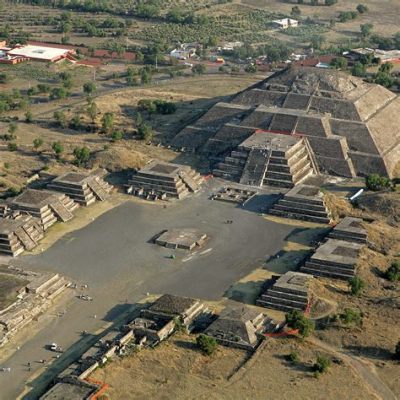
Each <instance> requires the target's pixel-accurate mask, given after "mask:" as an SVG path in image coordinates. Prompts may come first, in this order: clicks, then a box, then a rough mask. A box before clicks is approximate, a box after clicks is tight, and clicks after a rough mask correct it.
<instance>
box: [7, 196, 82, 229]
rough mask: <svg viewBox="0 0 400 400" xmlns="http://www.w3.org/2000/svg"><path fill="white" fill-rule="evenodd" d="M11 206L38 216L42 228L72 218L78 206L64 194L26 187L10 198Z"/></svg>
mask: <svg viewBox="0 0 400 400" xmlns="http://www.w3.org/2000/svg"><path fill="white" fill-rule="evenodd" d="M10 206H11V208H13V209H14V210H18V211H21V212H25V213H29V214H30V215H32V216H34V217H36V218H38V219H39V220H40V223H41V224H42V227H43V229H44V230H46V229H48V228H49V227H50V226H51V225H53V224H54V223H55V222H57V221H62V222H66V221H69V220H70V219H72V218H73V216H74V215H73V211H74V210H75V209H76V208H77V207H78V204H77V203H75V202H74V201H73V200H72V199H71V198H69V197H68V196H66V195H65V194H61V193H57V192H53V191H49V190H35V189H27V190H25V191H24V192H23V193H22V194H20V195H19V196H17V197H16V198H14V199H13V200H11V202H10Z"/></svg>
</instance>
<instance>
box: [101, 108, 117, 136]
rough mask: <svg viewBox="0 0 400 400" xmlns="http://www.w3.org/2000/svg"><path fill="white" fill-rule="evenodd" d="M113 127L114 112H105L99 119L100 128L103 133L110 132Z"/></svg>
mask: <svg viewBox="0 0 400 400" xmlns="http://www.w3.org/2000/svg"><path fill="white" fill-rule="evenodd" d="M113 127H114V114H113V113H111V112H106V113H105V114H104V115H103V117H102V119H101V129H102V131H103V132H104V133H111V131H112V129H113Z"/></svg>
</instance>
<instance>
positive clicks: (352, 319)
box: [339, 308, 363, 326]
mask: <svg viewBox="0 0 400 400" xmlns="http://www.w3.org/2000/svg"><path fill="white" fill-rule="evenodd" d="M339 318H340V320H341V321H343V323H344V324H346V325H350V324H355V325H358V326H361V325H362V318H363V315H362V313H361V311H358V310H354V309H352V308H345V309H344V310H343V313H342V314H340V315H339Z"/></svg>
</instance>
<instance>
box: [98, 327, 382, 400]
mask: <svg viewBox="0 0 400 400" xmlns="http://www.w3.org/2000/svg"><path fill="white" fill-rule="evenodd" d="M267 341H268V343H266V346H265V347H264V348H263V349H262V350H260V352H259V353H257V355H256V358H255V359H253V360H251V361H249V362H248V364H247V365H245V367H244V368H241V369H239V367H240V365H241V364H242V363H243V362H244V361H245V359H246V353H244V352H243V351H241V350H236V349H230V348H225V347H222V346H219V348H218V350H217V352H216V353H215V354H213V355H212V356H211V357H208V356H204V355H202V354H201V353H200V352H199V351H198V350H197V349H196V347H195V344H194V337H193V336H190V337H189V336H183V335H182V334H178V335H175V336H173V337H172V338H171V339H170V340H169V341H168V342H164V343H162V344H161V345H160V346H158V347H157V348H156V349H154V350H151V349H145V350H142V351H140V352H139V353H136V354H133V355H132V356H129V357H127V358H124V359H121V360H118V361H115V362H113V363H112V364H110V365H108V366H106V367H105V368H102V369H98V370H97V371H96V372H95V373H94V375H93V376H92V377H93V378H95V379H97V380H100V381H105V382H107V383H109V384H110V389H109V395H110V398H112V399H134V398H139V397H140V398H142V399H157V400H158V399H171V398H175V399H193V398H197V399H259V400H264V399H265V398H271V399H277V398H284V399H290V398H295V399H337V398H339V397H340V398H351V399H374V398H375V397H374V396H372V395H371V394H370V393H369V392H368V391H367V390H366V389H365V387H364V386H363V383H362V381H361V380H360V379H359V378H358V377H357V376H355V374H354V373H353V372H352V370H351V369H350V368H349V367H347V366H346V365H336V364H333V366H332V368H331V369H330V371H329V373H328V374H327V375H326V376H322V377H321V378H320V379H316V378H315V377H314V376H313V373H312V370H311V369H312V368H311V367H312V364H313V363H314V361H315V358H316V357H317V355H318V354H320V353H321V352H320V351H319V349H318V348H316V347H313V346H310V345H306V344H305V343H302V342H301V341H299V340H296V339H293V340H292V339H267ZM292 351H297V352H298V353H299V355H300V360H301V361H300V363H299V364H298V365H295V366H294V365H291V364H290V363H288V362H287V361H286V360H285V356H286V355H287V354H289V353H290V352H292ZM132 377H134V379H132ZM350 393H351V394H350ZM350 396H351V397H350Z"/></svg>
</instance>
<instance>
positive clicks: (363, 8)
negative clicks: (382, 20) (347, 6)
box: [356, 4, 368, 14]
mask: <svg viewBox="0 0 400 400" xmlns="http://www.w3.org/2000/svg"><path fill="white" fill-rule="evenodd" d="M356 10H357V11H358V12H359V13H360V14H364V13H365V12H367V11H368V7H367V6H366V5H364V4H359V5H358V6H357V7H356Z"/></svg>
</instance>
